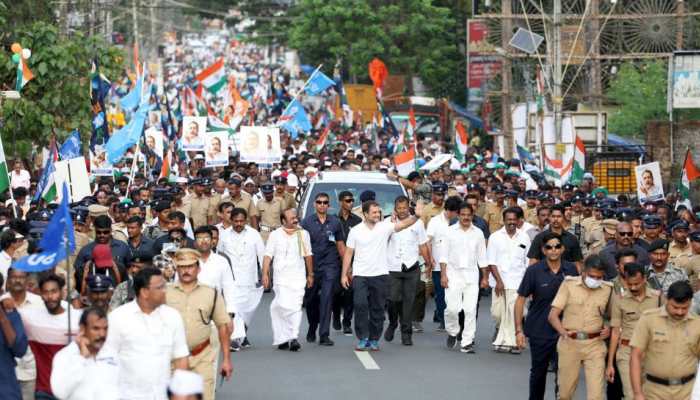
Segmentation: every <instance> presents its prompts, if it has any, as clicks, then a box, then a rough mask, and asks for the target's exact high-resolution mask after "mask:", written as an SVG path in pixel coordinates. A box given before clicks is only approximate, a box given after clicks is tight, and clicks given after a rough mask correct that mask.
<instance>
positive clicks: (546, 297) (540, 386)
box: [514, 231, 578, 400]
mask: <svg viewBox="0 0 700 400" xmlns="http://www.w3.org/2000/svg"><path fill="white" fill-rule="evenodd" d="M541 243H542V245H541V248H540V251H541V252H542V254H543V255H544V256H543V259H542V260H541V261H539V262H537V263H535V264H533V265H531V266H530V267H528V268H527V269H526V270H525V275H524V276H523V280H522V281H521V282H520V287H519V288H518V299H517V300H516V301H515V312H514V315H515V318H514V319H515V337H516V343H517V346H518V347H519V348H521V349H522V348H524V347H525V337H527V340H528V341H529V342H530V357H531V367H530V396H529V398H530V399H531V400H534V399H543V398H544V392H545V387H546V384H547V368H548V367H549V363H550V361H553V362H554V363H555V364H556V360H557V341H558V339H559V334H558V333H557V331H555V330H554V328H553V327H552V325H550V324H549V322H548V320H547V318H548V317H549V311H550V309H551V306H552V300H554V296H556V294H557V291H558V290H559V286H560V285H561V283H562V282H563V281H564V278H565V277H566V276H576V275H578V270H577V269H576V266H575V265H574V264H573V263H570V262H567V261H564V260H562V254H563V252H564V244H563V242H562V239H561V236H560V235H559V234H557V233H554V232H551V231H546V232H544V234H543V235H542V237H541ZM533 245H534V244H533ZM529 298H531V302H530V307H529V309H528V313H527V318H526V319H525V322H524V324H523V315H524V309H525V303H526V302H527V300H528V299H529ZM555 379H556V378H555ZM555 390H556V386H555ZM555 395H556V393H555Z"/></svg>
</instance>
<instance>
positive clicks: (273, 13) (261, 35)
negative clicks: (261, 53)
mask: <svg viewBox="0 0 700 400" xmlns="http://www.w3.org/2000/svg"><path fill="white" fill-rule="evenodd" d="M200 1H201V0H200ZM228 1H231V2H233V3H235V6H236V10H238V11H239V12H240V16H237V17H232V18H228V19H227V20H226V22H227V23H228V24H229V25H234V24H237V23H239V22H242V21H247V22H252V24H251V25H250V26H247V27H246V28H245V29H244V34H245V35H246V37H245V40H246V41H249V42H253V43H258V44H262V45H285V44H286V42H287V36H286V32H287V30H288V29H289V26H290V24H291V20H292V17H291V16H289V15H287V11H288V9H289V3H291V1H285V0H228Z"/></svg>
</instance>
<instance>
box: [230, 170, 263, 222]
mask: <svg viewBox="0 0 700 400" xmlns="http://www.w3.org/2000/svg"><path fill="white" fill-rule="evenodd" d="M242 184H243V181H242V180H241V179H240V178H239V177H237V176H232V177H231V178H229V180H228V196H223V198H222V201H230V202H231V203H232V204H233V206H234V207H235V208H242V209H244V210H245V211H246V213H247V214H248V225H250V226H251V227H253V229H256V230H257V229H258V209H257V208H256V207H255V203H254V202H253V198H252V197H251V196H250V195H249V194H248V193H246V192H244V191H242V190H241V186H242Z"/></svg>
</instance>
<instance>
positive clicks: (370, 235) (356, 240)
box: [345, 221, 394, 276]
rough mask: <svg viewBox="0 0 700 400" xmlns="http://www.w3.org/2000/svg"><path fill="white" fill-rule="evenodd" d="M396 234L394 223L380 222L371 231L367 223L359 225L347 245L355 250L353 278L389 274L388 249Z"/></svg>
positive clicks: (350, 235) (351, 230)
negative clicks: (390, 237)
mask: <svg viewBox="0 0 700 400" xmlns="http://www.w3.org/2000/svg"><path fill="white" fill-rule="evenodd" d="M392 233H394V223H393V222H391V221H380V222H378V223H376V224H374V227H372V229H370V228H369V227H368V226H367V223H366V222H363V223H361V224H357V225H355V226H354V227H352V229H350V233H349V234H348V240H347V241H346V243H345V245H346V246H347V247H349V248H351V249H353V250H354V251H353V255H354V258H353V262H352V275H353V276H380V275H387V274H388V273H389V266H388V264H387V247H388V245H389V236H391V234H392Z"/></svg>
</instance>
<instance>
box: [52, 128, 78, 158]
mask: <svg viewBox="0 0 700 400" xmlns="http://www.w3.org/2000/svg"><path fill="white" fill-rule="evenodd" d="M80 147H81V146H80V132H78V130H77V129H76V130H74V131H73V133H71V134H70V136H68V139H66V141H65V142H64V143H63V146H61V148H60V149H59V150H58V155H59V156H60V157H61V160H71V159H73V158H78V157H80V156H81V153H82V151H81V148H80Z"/></svg>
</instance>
